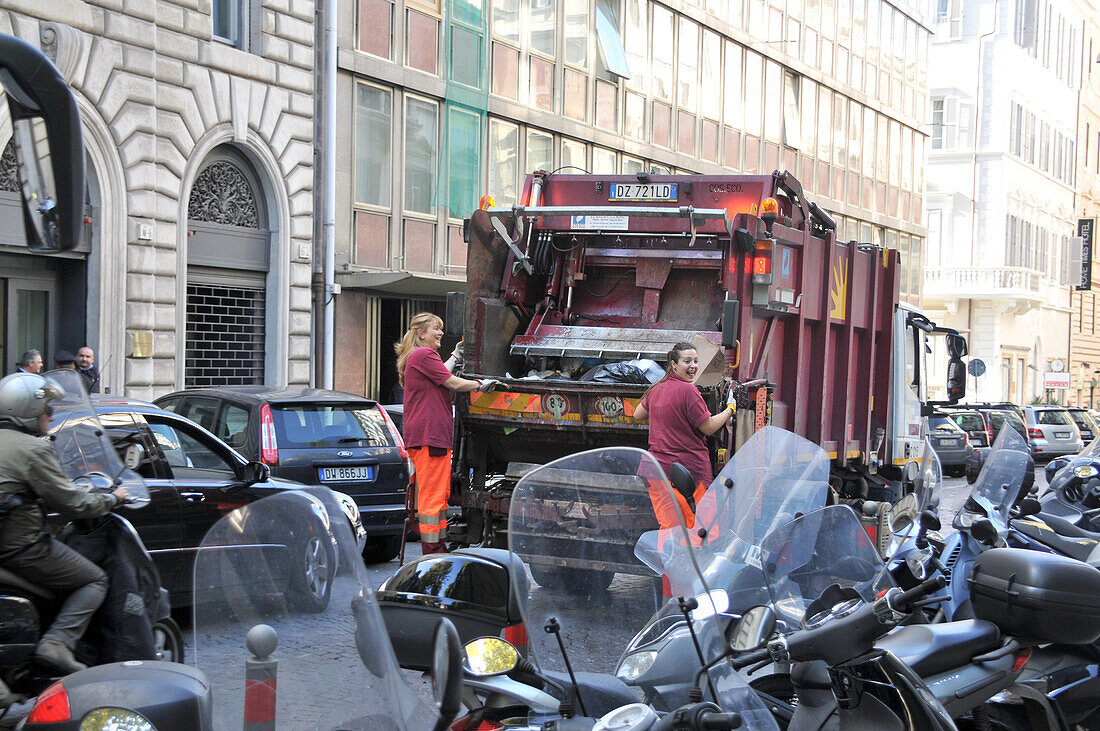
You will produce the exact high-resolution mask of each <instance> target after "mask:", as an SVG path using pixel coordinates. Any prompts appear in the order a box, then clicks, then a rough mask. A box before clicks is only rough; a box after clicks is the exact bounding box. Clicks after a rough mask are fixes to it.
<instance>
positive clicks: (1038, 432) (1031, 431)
mask: <svg viewBox="0 0 1100 731" xmlns="http://www.w3.org/2000/svg"><path fill="white" fill-rule="evenodd" d="M1027 435H1028V436H1029V437H1031V438H1032V439H1042V438H1043V430H1042V429H1036V428H1035V427H1028V430H1027Z"/></svg>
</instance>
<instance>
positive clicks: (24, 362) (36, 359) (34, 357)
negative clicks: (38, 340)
mask: <svg viewBox="0 0 1100 731" xmlns="http://www.w3.org/2000/svg"><path fill="white" fill-rule="evenodd" d="M15 365H17V366H18V367H19V372H20V373H38V372H39V371H41V370H42V354H41V353H40V352H38V351H37V350H35V349H34V348H31V349H30V350H24V351H23V357H22V358H20V359H19V362H18V363H16V364H15Z"/></svg>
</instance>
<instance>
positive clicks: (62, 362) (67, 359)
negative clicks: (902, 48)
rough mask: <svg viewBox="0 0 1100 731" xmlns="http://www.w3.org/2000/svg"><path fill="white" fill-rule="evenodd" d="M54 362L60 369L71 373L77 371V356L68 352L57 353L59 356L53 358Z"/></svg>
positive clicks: (60, 351)
mask: <svg viewBox="0 0 1100 731" xmlns="http://www.w3.org/2000/svg"><path fill="white" fill-rule="evenodd" d="M53 362H54V363H55V364H57V367H58V368H64V369H65V370H70V371H75V370H76V356H75V355H73V354H72V353H70V352H69V351H67V350H59V351H57V355H55V356H54V357H53Z"/></svg>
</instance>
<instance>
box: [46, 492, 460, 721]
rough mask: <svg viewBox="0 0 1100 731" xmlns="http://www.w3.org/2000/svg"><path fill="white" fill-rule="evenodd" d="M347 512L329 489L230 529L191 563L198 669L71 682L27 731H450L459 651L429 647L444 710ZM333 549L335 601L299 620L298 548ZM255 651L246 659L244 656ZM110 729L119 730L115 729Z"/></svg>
mask: <svg viewBox="0 0 1100 731" xmlns="http://www.w3.org/2000/svg"><path fill="white" fill-rule="evenodd" d="M330 515H333V516H341V515H342V512H341V509H340V504H339V502H338V500H337V499H336V497H335V496H334V495H333V493H332V492H331V491H329V490H327V489H324V488H309V489H304V490H297V491H287V492H279V493H275V494H272V495H271V496H269V497H266V498H264V499H262V500H259V501H257V502H254V503H250V504H248V505H245V506H242V507H240V508H237V509H236V510H232V511H230V512H228V513H227V514H226V515H225V516H224V517H222V518H221V519H220V520H219V521H218V522H217V523H216V524H215V525H214V526H213V527H212V528H211V529H210V530H209V531H208V533H207V535H206V537H205V538H204V539H203V541H202V543H201V544H200V545H199V548H198V551H197V554H196V557H195V569H194V571H195V574H194V575H195V581H194V586H195V589H194V591H195V595H194V611H195V615H194V616H195V620H194V634H195V665H196V667H190V666H186V665H180V664H177V663H167V662H157V661H153V662H132V663H113V664H110V665H103V666H99V667H95V668H89V669H88V670H84V671H81V672H79V673H75V674H73V675H70V676H68V677H66V678H64V679H63V680H61V681H59V682H58V683H56V684H55V685H53V686H51V688H50V689H48V690H47V691H46V692H44V693H43V694H42V695H40V696H39V698H38V701H37V703H36V705H35V707H34V709H32V711H31V714H30V716H29V717H28V720H27V724H26V728H27V729H39V728H41V729H45V728H49V729H51V730H53V729H66V730H68V729H72V731H76V730H77V729H79V730H80V731H87V730H88V729H107V728H119V727H126V728H141V729H145V730H146V731H148V730H149V729H161V731H170V730H174V729H188V730H189V731H190V730H192V729H194V730H197V731H207V730H212V729H222V728H240V727H241V725H242V720H243V719H245V718H247V719H248V721H249V722H250V723H264V722H269V723H272V724H277V725H279V726H283V725H286V726H288V727H289V726H298V727H304V726H309V727H311V728H318V729H382V730H383V731H389V730H391V729H396V730H399V731H405V730H406V729H416V730H421V729H427V730H429V731H431V730H432V729H435V730H436V731H442V729H444V728H446V726H447V725H448V724H449V723H450V721H451V720H452V719H453V717H454V715H455V713H457V711H458V708H459V696H460V692H461V687H460V684H461V673H462V671H461V647H460V645H459V642H458V638H457V633H456V632H455V631H454V628H453V626H451V625H450V624H449V623H447V622H442V623H440V625H439V627H437V629H436V637H435V641H434V643H433V645H434V648H435V652H434V653H433V654H434V656H435V658H436V664H435V667H434V669H433V680H434V685H435V700H434V702H427V701H425V700H424V699H423V698H421V696H420V695H418V694H417V693H416V692H415V691H414V690H413V689H412V688H411V687H410V686H409V685H408V684H407V683H406V681H405V679H404V678H403V677H402V675H401V671H400V669H399V668H398V666H397V661H396V658H395V656H394V652H393V648H392V647H391V646H390V643H389V640H388V638H387V636H386V629H385V625H384V624H383V622H382V617H381V614H380V612H379V610H378V606H377V603H376V600H375V597H374V590H373V587H372V586H371V582H370V580H369V577H368V575H367V573H366V568H365V566H364V565H363V562H362V559H361V558H360V557H359V553H358V550H357V545H356V542H355V539H354V537H353V536H352V534H351V531H350V529H349V527H348V525H347V522H346V521H344V520H330V519H329V516H330ZM306 538H308V539H310V540H314V539H316V541H318V542H319V544H320V545H321V546H324V545H325V544H331V545H332V547H333V551H334V554H333V555H334V556H335V557H336V565H338V566H339V567H340V572H339V573H338V574H336V573H335V572H336V567H335V565H333V564H329V565H328V570H330V571H332V572H333V574H330V575H329V578H330V579H331V581H332V582H333V589H332V600H331V601H330V603H329V605H328V608H327V609H326V610H324V611H323V612H321V613H318V614H302V613H300V612H298V611H297V610H295V609H294V608H293V607H292V606H291V605H290V604H289V603H288V602H287V599H286V591H285V590H286V588H287V586H288V582H290V581H291V577H292V576H294V571H293V569H294V568H295V564H296V562H297V561H298V560H300V558H301V555H302V554H301V552H298V551H295V550H292V549H291V547H292V546H296V545H298V543H299V542H300V541H301V540H302V539H306ZM246 648H247V649H246ZM112 724H113V725H112Z"/></svg>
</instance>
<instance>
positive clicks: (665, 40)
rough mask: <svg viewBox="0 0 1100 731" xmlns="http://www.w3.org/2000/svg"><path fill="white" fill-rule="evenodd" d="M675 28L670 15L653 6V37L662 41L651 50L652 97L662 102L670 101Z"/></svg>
mask: <svg viewBox="0 0 1100 731" xmlns="http://www.w3.org/2000/svg"><path fill="white" fill-rule="evenodd" d="M675 33H676V31H675V27H674V26H673V23H672V13H671V12H669V11H668V10H666V9H665V8H664V7H662V6H660V5H654V6H653V37H654V38H659V39H662V40H661V42H660V43H654V44H653V45H652V46H651V48H652V50H653V89H652V92H653V96H654V98H656V99H660V100H662V101H666V102H671V101H672V60H673V59H672V49H673V38H674V37H675Z"/></svg>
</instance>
